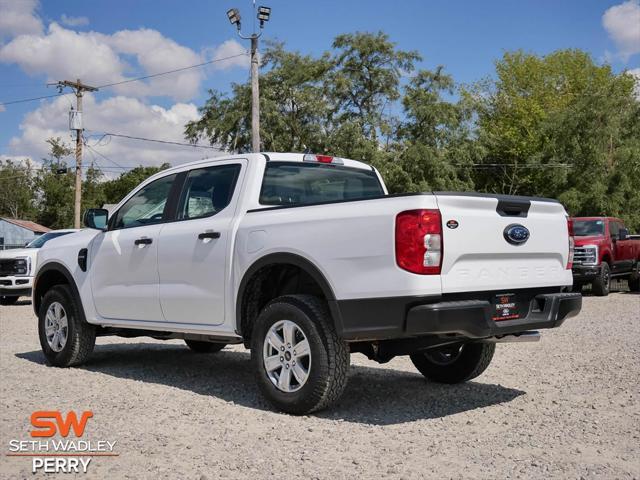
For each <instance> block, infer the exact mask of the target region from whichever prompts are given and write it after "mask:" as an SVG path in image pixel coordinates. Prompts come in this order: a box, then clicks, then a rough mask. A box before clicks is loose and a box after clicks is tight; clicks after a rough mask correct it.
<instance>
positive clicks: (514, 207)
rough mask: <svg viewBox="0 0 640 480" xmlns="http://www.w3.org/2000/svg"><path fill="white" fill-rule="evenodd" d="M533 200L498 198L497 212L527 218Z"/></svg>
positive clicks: (502, 214) (503, 215) (506, 215)
mask: <svg viewBox="0 0 640 480" xmlns="http://www.w3.org/2000/svg"><path fill="white" fill-rule="evenodd" d="M529 207H531V202H530V201H529V200H513V199H509V200H498V206H497V207H496V212H498V215H500V216H501V217H522V218H526V217H527V215H528V214H529Z"/></svg>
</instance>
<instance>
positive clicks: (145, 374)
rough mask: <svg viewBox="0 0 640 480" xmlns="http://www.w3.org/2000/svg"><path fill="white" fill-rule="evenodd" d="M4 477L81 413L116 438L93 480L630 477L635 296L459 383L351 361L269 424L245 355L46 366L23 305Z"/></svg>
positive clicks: (121, 345)
mask: <svg viewBox="0 0 640 480" xmlns="http://www.w3.org/2000/svg"><path fill="white" fill-rule="evenodd" d="M0 369H1V370H0V379H1V380H0V382H1V388H2V391H1V394H2V398H1V400H2V402H1V406H2V411H1V413H0V417H1V418H0V420H1V424H0V440H1V445H2V447H1V448H2V449H3V450H2V454H3V455H2V463H1V465H2V467H1V470H0V472H1V476H2V478H33V475H32V474H31V461H30V460H29V459H27V458H20V457H6V456H5V453H6V452H7V451H8V445H9V440H10V439H21V440H28V439H30V437H29V431H30V422H29V417H30V415H31V413H32V412H33V411H35V410H61V411H63V412H66V411H68V410H75V411H78V412H80V411H83V410H92V411H93V414H94V417H93V418H92V419H91V420H90V422H89V423H88V424H87V432H86V434H85V437H84V438H85V439H88V440H92V439H96V440H98V439H100V440H109V441H113V440H115V441H116V442H117V443H116V446H115V451H116V452H117V453H119V456H118V457H97V458H93V459H92V462H91V465H90V467H89V474H88V477H90V478H141V479H142V478H153V479H163V478H185V479H186V478H194V479H216V478H274V479H275V478H277V479H278V480H284V479H289V478H323V479H324V478H326V479H340V478H348V479H357V478H407V479H412V478H425V477H428V478H639V477H640V387H639V385H640V382H639V381H640V295H637V294H630V293H614V294H612V295H610V296H609V297H608V298H595V297H585V299H584V307H583V313H582V314H581V315H580V316H579V317H577V318H574V319H570V320H568V321H567V322H566V323H565V325H563V326H562V327H561V328H559V329H557V330H554V331H545V332H544V334H543V338H542V340H541V341H540V342H539V343H537V344H535V343H534V344H503V345H498V348H497V351H496V356H495V357H494V361H493V363H492V364H491V366H490V367H489V369H488V370H487V371H486V372H485V373H484V374H483V375H482V376H481V377H479V378H478V379H477V381H473V382H470V383H468V384H465V385H458V386H443V385H437V384H433V383H428V382H426V381H425V380H424V379H423V377H422V376H421V375H419V374H418V373H417V372H416V370H415V369H414V368H413V366H412V364H411V363H410V361H409V360H408V359H406V358H396V359H394V360H393V361H391V362H390V363H388V364H385V365H377V364H375V363H373V362H370V361H368V360H367V359H366V358H365V357H363V356H362V355H359V354H354V355H353V356H352V368H351V373H350V377H349V385H348V387H347V391H346V393H345V395H344V397H343V399H342V400H341V402H340V403H339V404H338V405H337V406H335V407H334V408H332V409H331V410H328V411H323V412H321V413H319V414H317V415H314V416H309V417H292V416H288V415H284V414H280V413H277V412H275V411H273V410H272V409H271V408H270V407H269V405H268V404H266V403H265V402H264V401H263V400H262V399H261V397H260V395H259V393H258V390H257V387H256V385H255V384H254V381H253V374H252V372H251V369H250V364H249V354H248V352H247V351H245V350H244V349H243V348H241V347H233V348H230V347H227V348H226V349H224V350H223V351H222V352H221V353H219V354H215V355H197V354H193V353H191V352H190V351H189V350H188V349H187V348H186V347H185V346H184V344H183V343H182V342H180V341H170V342H161V341H154V340H151V339H147V338H141V339H138V340H125V339H121V338H117V337H113V338H111V337H108V338H99V339H98V345H97V347H96V350H95V353H94V355H93V357H92V359H91V360H90V362H89V363H88V364H87V365H85V366H83V367H81V368H74V369H57V368H50V367H47V366H45V365H44V363H43V357H42V355H41V353H40V347H39V344H38V338H37V330H36V318H35V316H34V314H33V312H32V309H31V305H30V304H29V303H28V302H23V304H21V305H17V306H14V307H0Z"/></svg>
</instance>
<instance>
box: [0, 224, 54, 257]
mask: <svg viewBox="0 0 640 480" xmlns="http://www.w3.org/2000/svg"><path fill="white" fill-rule="evenodd" d="M49 230H50V229H49V228H47V227H43V226H42V225H38V224H37V223H35V222H30V221H29V220H17V219H15V218H6V217H0V250H6V249H8V248H22V247H24V246H25V245H26V244H27V243H29V242H30V241H31V240H33V239H34V238H37V237H39V236H40V235H42V234H43V233H47V232H48V231H49Z"/></svg>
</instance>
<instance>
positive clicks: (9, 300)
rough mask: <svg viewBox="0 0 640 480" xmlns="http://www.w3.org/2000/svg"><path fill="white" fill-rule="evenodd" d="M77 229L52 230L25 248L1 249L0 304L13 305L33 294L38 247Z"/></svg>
mask: <svg viewBox="0 0 640 480" xmlns="http://www.w3.org/2000/svg"><path fill="white" fill-rule="evenodd" d="M76 231H77V230H52V231H50V232H47V233H45V234H43V235H40V236H39V237H37V238H36V239H34V240H32V241H31V242H29V243H27V245H26V246H25V248H16V249H11V250H2V251H0V305H13V304H14V303H16V302H17V301H18V299H19V298H20V297H23V296H24V297H30V296H31V286H32V285H33V273H34V272H35V270H36V259H37V255H38V249H40V248H42V246H43V245H44V244H45V243H47V242H48V241H49V240H51V239H53V238H57V237H61V236H63V235H68V234H69V233H73V232H76Z"/></svg>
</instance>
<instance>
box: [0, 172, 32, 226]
mask: <svg viewBox="0 0 640 480" xmlns="http://www.w3.org/2000/svg"><path fill="white" fill-rule="evenodd" d="M33 192H34V170H33V166H32V164H31V162H29V161H27V162H25V163H22V162H15V161H12V160H4V161H3V160H0V217H9V218H34V215H35V212H36V206H35V199H34V195H33Z"/></svg>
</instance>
